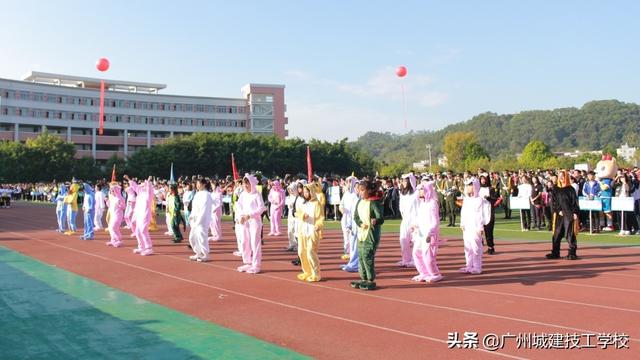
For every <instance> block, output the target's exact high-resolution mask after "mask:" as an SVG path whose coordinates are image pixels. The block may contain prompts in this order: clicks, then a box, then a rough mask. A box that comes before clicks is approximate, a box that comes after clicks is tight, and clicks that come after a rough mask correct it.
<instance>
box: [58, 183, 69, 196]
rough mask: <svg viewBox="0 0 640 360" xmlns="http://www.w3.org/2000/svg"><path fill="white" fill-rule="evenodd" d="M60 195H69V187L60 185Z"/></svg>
mask: <svg viewBox="0 0 640 360" xmlns="http://www.w3.org/2000/svg"><path fill="white" fill-rule="evenodd" d="M58 194H59V195H61V196H65V195H67V185H65V184H62V185H60V190H58Z"/></svg>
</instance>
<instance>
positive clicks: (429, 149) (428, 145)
mask: <svg viewBox="0 0 640 360" xmlns="http://www.w3.org/2000/svg"><path fill="white" fill-rule="evenodd" d="M427 150H428V151H429V172H431V144H427Z"/></svg>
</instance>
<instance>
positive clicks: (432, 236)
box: [411, 182, 442, 282]
mask: <svg viewBox="0 0 640 360" xmlns="http://www.w3.org/2000/svg"><path fill="white" fill-rule="evenodd" d="M421 190H422V192H423V194H424V195H423V197H420V195H419V194H420V191H421ZM417 193H418V206H417V209H416V212H415V217H414V219H413V221H412V224H411V228H412V229H413V232H412V236H413V262H414V263H415V265H416V269H417V270H418V273H419V274H418V275H416V276H414V277H413V279H412V280H413V281H426V282H436V281H439V280H441V279H442V275H441V274H440V270H439V269H438V264H437V263H436V255H437V253H438V246H439V245H440V242H441V239H440V211H439V207H438V197H437V195H436V192H435V189H434V187H433V182H426V183H422V184H420V185H418V189H417Z"/></svg>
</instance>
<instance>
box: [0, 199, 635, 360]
mask: <svg viewBox="0 0 640 360" xmlns="http://www.w3.org/2000/svg"><path fill="white" fill-rule="evenodd" d="M78 218H79V220H78V221H79V223H80V222H81V214H79V216H78ZM54 224H55V214H54V209H53V208H52V207H47V206H41V205H30V204H24V203H17V204H15V206H14V207H13V208H12V209H2V211H1V212H0V245H2V246H4V247H7V248H9V249H12V250H15V251H18V252H20V253H22V254H25V255H28V256H30V257H33V258H35V259H37V260H40V261H43V262H45V263H48V264H51V265H54V266H57V267H59V268H62V269H65V270H68V271H71V272H73V273H76V274H78V275H81V276H84V277H88V278H91V279H94V280H96V281H98V282H101V283H104V284H106V285H108V286H111V287H114V288H116V289H119V290H122V291H125V292H127V293H130V294H132V295H135V296H138V297H141V298H144V299H146V300H149V301H152V302H155V303H157V304H160V305H163V306H167V307H170V308H173V309H175V310H178V311H181V312H184V313H186V314H189V315H192V316H195V317H197V318H200V319H202V320H205V321H210V322H213V323H216V324H219V325H222V326H225V327H228V328H230V329H233V330H236V331H239V332H242V333H245V334H248V335H251V336H254V337H256V338H259V339H263V340H265V341H268V342H271V343H274V344H277V345H280V346H283V347H287V348H289V349H292V350H295V351H297V352H300V353H303V354H307V355H310V356H312V357H316V358H324V359H342V358H349V359H356V358H357V359H360V358H368V359H388V358H392V357H393V358H397V359H410V358H416V359H424V358H430V359H499V358H530V359H542V358H549V357H550V356H552V357H554V358H563V359H596V358H597V359H607V358H610V359H621V358H640V332H639V331H640V263H639V259H640V248H637V247H606V246H593V245H588V246H584V247H579V250H578V252H579V256H581V260H579V261H566V260H553V261H548V260H544V254H546V253H547V252H548V250H549V247H550V244H548V243H538V242H524V241H522V242H520V241H513V242H504V241H503V242H498V243H497V245H496V249H497V252H498V254H496V255H494V256H485V258H484V260H485V264H484V270H485V272H484V273H483V274H482V275H475V276H474V275H466V274H459V273H457V269H458V268H460V267H461V266H462V265H463V264H464V254H463V249H462V242H461V241H460V240H459V239H451V240H449V242H448V243H447V244H445V245H444V246H442V247H441V250H440V253H439V255H438V261H439V265H440V269H441V271H442V273H443V275H444V276H445V279H444V280H443V281H442V282H441V283H438V284H429V285H427V284H424V283H420V284H417V283H414V282H412V281H411V280H410V279H411V277H412V276H413V275H414V274H415V270H412V269H403V268H398V267H396V266H395V262H396V261H397V260H399V259H398V255H399V245H398V242H397V240H396V239H397V237H396V234H384V235H383V240H382V244H381V247H380V249H379V252H378V256H377V258H376V259H377V263H376V265H377V269H378V272H379V279H378V281H377V282H378V285H379V287H380V289H379V290H376V291H373V292H363V291H361V290H354V289H351V288H350V287H349V281H350V280H353V279H356V278H357V274H349V273H345V272H343V271H341V270H337V269H338V266H339V265H340V264H342V263H343V261H342V260H340V259H339V256H340V254H341V246H342V245H341V242H342V240H341V234H340V233H339V232H338V231H325V238H324V239H323V241H322V243H321V245H320V261H321V267H322V277H323V281H322V282H320V283H314V284H309V283H305V282H300V281H298V280H297V279H296V277H295V275H296V274H297V273H298V270H299V269H298V268H296V267H294V266H292V265H291V264H290V260H291V259H293V258H294V256H293V255H292V253H288V252H286V251H284V250H283V249H284V248H285V247H286V239H285V238H284V237H279V238H266V239H265V246H264V248H263V265H262V271H263V273H262V274H259V275H253V276H252V275H248V274H242V273H238V272H236V271H235V268H236V267H237V266H238V265H239V263H240V262H239V258H237V257H234V256H233V255H231V253H232V251H233V250H234V249H235V247H236V242H235V238H234V235H233V231H232V229H231V224H230V223H223V241H222V242H218V243H212V246H211V248H212V254H211V256H212V259H213V261H212V262H209V263H194V262H190V261H189V260H188V259H187V257H188V255H190V254H191V253H190V251H189V250H188V249H187V248H186V246H185V245H184V244H172V243H170V241H169V237H168V236H165V235H163V233H164V231H165V228H164V226H163V224H164V219H160V218H158V224H159V226H160V230H159V231H157V232H155V233H152V238H153V239H154V250H155V255H154V256H150V257H141V256H139V255H134V254H132V252H131V249H132V248H133V246H134V243H135V240H133V239H130V238H128V234H129V231H127V230H123V234H124V238H125V240H126V243H127V245H126V247H124V248H119V249H114V248H111V247H107V246H105V245H104V242H105V240H106V239H107V234H106V233H100V234H98V235H97V238H96V240H94V241H80V240H79V239H78V237H73V238H72V237H67V236H64V235H60V234H58V233H56V232H54V231H53V229H55V225H54ZM544 236H548V235H547V233H545V235H544ZM578 244H579V245H580V240H578ZM564 249H565V244H563V252H566V251H564ZM449 332H458V333H459V334H460V338H461V339H462V337H463V333H464V332H476V333H478V334H479V339H480V344H479V345H478V348H477V349H464V348H463V349H456V348H454V349H448V346H447V338H448V333H449ZM490 333H492V334H497V335H499V336H501V335H507V334H513V335H518V334H529V333H538V334H540V333H544V334H552V333H559V334H563V335H564V334H567V333H569V334H574V333H576V334H579V335H581V334H599V333H605V334H607V333H625V334H627V335H629V343H628V346H629V348H628V349H614V348H612V347H611V346H610V347H609V348H608V349H606V350H603V349H600V346H596V348H590V349H573V350H564V349H560V350H550V349H542V350H540V349H518V348H517V346H516V340H515V339H513V338H509V339H508V340H507V342H506V345H505V346H504V348H501V349H498V350H497V351H487V350H485V349H484V348H483V346H482V338H483V337H484V336H485V335H486V334H490ZM590 341H591V344H592V345H594V346H595V345H598V340H597V338H595V337H594V338H592V339H591V340H590ZM581 344H582V345H584V344H586V337H584V336H583V337H582V338H581Z"/></svg>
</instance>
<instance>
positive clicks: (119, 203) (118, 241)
mask: <svg viewBox="0 0 640 360" xmlns="http://www.w3.org/2000/svg"><path fill="white" fill-rule="evenodd" d="M107 202H108V204H109V208H108V210H107V211H109V223H108V224H107V229H109V235H110V236H111V241H108V242H107V245H108V246H113V247H120V246H122V234H121V232H120V225H121V224H122V219H123V217H124V209H125V207H126V202H125V200H124V197H122V188H121V187H120V185H119V184H118V183H117V182H112V183H111V186H110V187H109V198H108V199H107Z"/></svg>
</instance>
